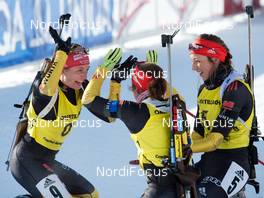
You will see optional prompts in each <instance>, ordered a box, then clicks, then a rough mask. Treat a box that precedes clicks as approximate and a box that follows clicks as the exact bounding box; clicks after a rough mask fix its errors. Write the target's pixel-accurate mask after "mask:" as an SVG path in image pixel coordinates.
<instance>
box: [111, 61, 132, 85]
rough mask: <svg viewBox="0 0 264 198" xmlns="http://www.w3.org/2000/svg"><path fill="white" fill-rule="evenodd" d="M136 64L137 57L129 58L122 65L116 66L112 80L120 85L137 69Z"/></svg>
mask: <svg viewBox="0 0 264 198" xmlns="http://www.w3.org/2000/svg"><path fill="white" fill-rule="evenodd" d="M136 62H137V58H136V57H133V56H129V57H128V58H127V59H126V60H125V61H124V62H123V63H122V64H121V65H119V64H117V65H115V66H114V68H113V70H112V78H111V80H114V81H116V82H118V83H120V82H121V81H122V80H126V79H127V76H128V75H129V74H130V70H131V69H132V68H133V67H135V64H136Z"/></svg>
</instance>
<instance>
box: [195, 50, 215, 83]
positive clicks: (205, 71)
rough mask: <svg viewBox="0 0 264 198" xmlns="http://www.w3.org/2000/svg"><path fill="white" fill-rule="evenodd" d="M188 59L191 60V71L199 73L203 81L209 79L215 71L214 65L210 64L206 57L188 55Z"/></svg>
mask: <svg viewBox="0 0 264 198" xmlns="http://www.w3.org/2000/svg"><path fill="white" fill-rule="evenodd" d="M190 58H191V60H192V70H194V71H196V72H197V73H199V75H200V76H201V78H202V79H203V80H204V81H205V80H207V79H209V77H210V75H211V74H212V73H213V72H214V71H215V69H216V66H215V64H214V63H212V62H210V61H209V60H208V58H207V57H206V56H203V55H199V54H190Z"/></svg>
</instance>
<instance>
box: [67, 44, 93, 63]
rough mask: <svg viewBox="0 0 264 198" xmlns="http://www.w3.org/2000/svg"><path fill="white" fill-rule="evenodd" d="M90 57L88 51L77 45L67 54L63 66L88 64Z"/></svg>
mask: <svg viewBox="0 0 264 198" xmlns="http://www.w3.org/2000/svg"><path fill="white" fill-rule="evenodd" d="M89 64H90V59H89V55H88V53H87V52H86V51H85V50H84V48H82V47H77V48H75V49H74V50H73V51H71V52H70V53H69V54H68V58H67V61H66V64H65V65H64V68H72V67H76V66H82V65H89Z"/></svg>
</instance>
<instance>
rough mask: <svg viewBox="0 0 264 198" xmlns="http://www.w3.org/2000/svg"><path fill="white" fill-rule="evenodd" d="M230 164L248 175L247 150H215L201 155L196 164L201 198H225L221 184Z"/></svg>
mask: <svg viewBox="0 0 264 198" xmlns="http://www.w3.org/2000/svg"><path fill="white" fill-rule="evenodd" d="M232 162H236V163H237V164H239V165H240V166H241V167H242V168H243V169H244V170H245V171H246V172H247V174H249V171H250V166H249V161H248V151H247V148H241V149H230V150H216V151H213V152H208V153H205V154H203V155H202V157H201V160H200V161H199V162H198V163H197V164H196V166H197V167H198V168H200V170H201V177H200V179H199V181H198V182H197V187H198V191H199V193H200V195H199V196H200V197H201V198H203V197H206V198H227V194H226V192H225V191H224V190H223V188H222V187H221V182H222V180H223V178H224V176H225V175H226V172H227V171H228V169H229V167H230V165H231V163H232Z"/></svg>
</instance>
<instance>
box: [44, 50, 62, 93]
mask: <svg viewBox="0 0 264 198" xmlns="http://www.w3.org/2000/svg"><path fill="white" fill-rule="evenodd" d="M66 60H67V54H66V53H65V52H63V51H60V50H58V51H57V52H56V55H55V59H54V61H53V62H52V65H51V67H50V68H49V70H48V72H47V73H46V75H45V76H44V78H43V79H42V81H41V84H40V85H39V89H40V92H41V93H42V94H43V95H46V96H53V94H54V93H55V91H56V89H57V88H58V83H59V80H60V75H61V73H62V70H63V67H64V65H65V63H66Z"/></svg>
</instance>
